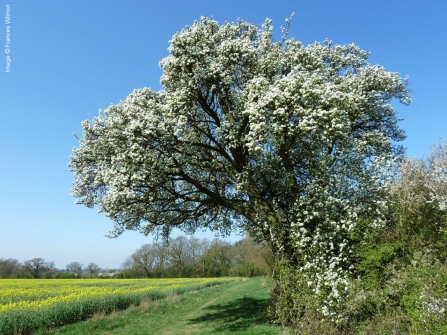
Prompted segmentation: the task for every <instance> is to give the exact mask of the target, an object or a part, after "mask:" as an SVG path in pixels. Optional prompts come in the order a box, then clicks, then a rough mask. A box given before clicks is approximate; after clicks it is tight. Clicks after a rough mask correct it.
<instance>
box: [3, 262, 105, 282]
mask: <svg viewBox="0 0 447 335" xmlns="http://www.w3.org/2000/svg"><path fill="white" fill-rule="evenodd" d="M100 271H101V269H100V267H99V266H98V265H97V264H95V263H89V264H88V265H87V266H83V265H82V264H81V263H79V262H72V263H70V264H68V265H67V266H66V268H65V269H58V268H56V266H55V264H54V262H52V261H50V262H46V261H45V259H43V258H39V257H37V258H33V259H30V260H28V261H25V262H23V263H20V262H19V260H18V259H14V258H8V259H6V258H0V279H5V278H45V279H49V278H82V277H87V278H93V277H97V276H98V275H99V273H100Z"/></svg>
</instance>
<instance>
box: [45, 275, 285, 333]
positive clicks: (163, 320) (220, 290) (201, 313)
mask: <svg viewBox="0 0 447 335" xmlns="http://www.w3.org/2000/svg"><path fill="white" fill-rule="evenodd" d="M268 299H269V292H268V288H267V287H266V285H265V284H264V281H263V279H261V278H251V279H247V280H241V281H237V282H231V283H228V284H222V285H219V286H214V287H207V288H204V289H200V290H196V291H191V292H188V293H184V294H182V295H172V296H169V297H168V298H166V299H163V300H158V301H144V302H142V303H141V304H140V305H139V306H132V307H130V308H128V309H127V310H124V311H117V312H113V313H111V314H109V315H104V314H95V315H93V317H92V318H90V319H88V320H86V321H83V322H78V323H75V324H72V325H68V326H65V327H62V328H57V329H54V330H50V331H48V330H45V329H41V330H40V331H39V332H38V333H37V334H39V335H54V334H65V335H74V334H92V335H95V334H104V335H105V334H113V335H122V334H126V335H127V334H132V335H143V334H157V335H163V334H164V335H175V334H179V335H180V334H181V335H187V334H194V335H195V334H217V333H218V334H253V335H255V334H256V335H258V334H269V335H270V334H272V335H275V334H289V332H288V330H286V329H284V328H282V327H278V326H273V325H270V324H269V323H268V322H267V318H266V315H265V311H266V307H267V304H268Z"/></svg>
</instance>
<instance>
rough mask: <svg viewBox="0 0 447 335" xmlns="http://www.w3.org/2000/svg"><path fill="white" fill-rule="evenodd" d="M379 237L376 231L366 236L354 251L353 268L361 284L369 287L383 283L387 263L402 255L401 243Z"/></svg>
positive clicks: (376, 286)
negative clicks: (354, 260) (381, 239)
mask: <svg viewBox="0 0 447 335" xmlns="http://www.w3.org/2000/svg"><path fill="white" fill-rule="evenodd" d="M379 239H380V237H379V236H378V233H374V234H373V235H372V236H367V237H366V238H365V240H363V241H361V242H360V243H359V244H358V245H357V247H356V249H355V251H354V253H355V256H356V258H357V259H356V264H355V268H356V270H357V272H358V274H359V275H360V277H361V278H362V281H363V284H364V285H365V286H366V287H369V288H371V289H375V288H378V287H380V286H382V285H383V284H384V281H385V280H386V279H387V272H386V268H387V265H388V264H390V263H391V262H392V261H393V260H395V259H396V258H398V257H400V256H401V255H402V243H401V242H400V241H399V240H396V239H394V240H393V239H385V240H383V241H380V240H379Z"/></svg>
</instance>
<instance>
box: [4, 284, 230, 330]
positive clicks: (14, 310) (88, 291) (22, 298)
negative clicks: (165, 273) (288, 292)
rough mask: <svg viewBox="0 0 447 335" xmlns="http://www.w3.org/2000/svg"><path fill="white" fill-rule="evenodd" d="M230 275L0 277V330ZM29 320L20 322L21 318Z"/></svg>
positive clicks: (77, 315)
mask: <svg viewBox="0 0 447 335" xmlns="http://www.w3.org/2000/svg"><path fill="white" fill-rule="evenodd" d="M231 280H234V278H168V279H0V333H1V334H8V333H9V329H14V333H16V332H17V329H18V328H19V329H22V331H24V333H25V332H26V331H25V330H30V329H35V328H36V327H39V326H57V325H62V324H65V323H69V322H75V321H78V320H79V319H83V318H85V317H87V316H89V315H91V314H93V313H94V312H96V311H98V310H99V311H104V312H108V311H112V310H114V309H122V308H126V307H128V306H130V305H131V304H138V303H139V302H140V301H141V300H143V299H157V298H162V297H163V296H166V294H168V293H169V292H171V291H172V292H180V291H187V290H189V289H194V288H197V287H201V286H208V285H213V284H218V283H222V282H228V281H231ZM23 320H27V321H26V322H28V323H29V322H31V321H32V323H33V324H30V325H28V324H23V323H22V321H23Z"/></svg>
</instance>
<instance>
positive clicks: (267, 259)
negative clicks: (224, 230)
mask: <svg viewBox="0 0 447 335" xmlns="http://www.w3.org/2000/svg"><path fill="white" fill-rule="evenodd" d="M271 261H272V253H271V251H270V249H269V248H268V247H267V246H266V245H265V244H257V243H255V242H254V241H253V239H252V238H250V237H247V238H245V239H243V240H241V241H239V242H236V243H234V244H231V243H228V242H225V241H222V240H219V239H217V238H216V239H213V240H212V241H210V240H208V239H198V238H197V237H190V238H186V237H185V236H178V237H177V238H174V239H171V240H170V241H169V243H154V244H150V243H149V244H145V245H143V246H142V247H141V248H139V249H138V250H136V251H135V252H134V253H133V254H132V255H131V256H129V257H128V258H127V260H126V261H125V262H124V263H123V264H122V270H121V273H122V275H123V277H125V278H141V277H146V278H162V277H221V276H246V277H251V276H260V275H267V274H269V273H270V265H271Z"/></svg>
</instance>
